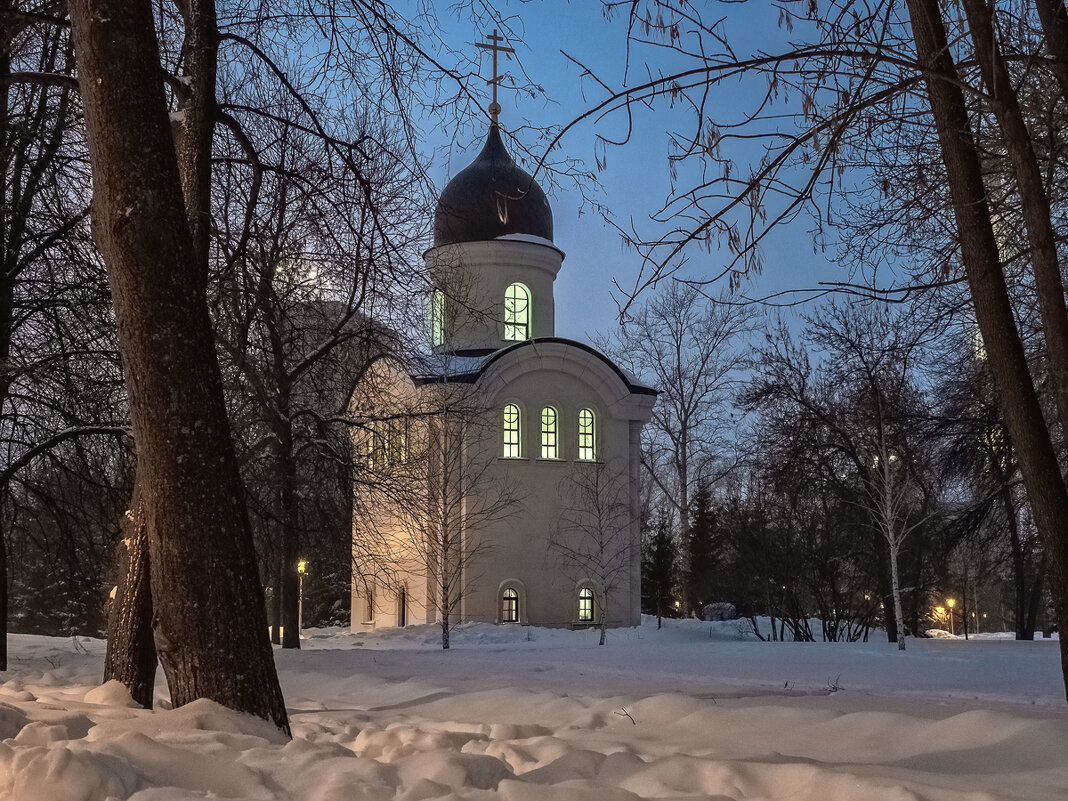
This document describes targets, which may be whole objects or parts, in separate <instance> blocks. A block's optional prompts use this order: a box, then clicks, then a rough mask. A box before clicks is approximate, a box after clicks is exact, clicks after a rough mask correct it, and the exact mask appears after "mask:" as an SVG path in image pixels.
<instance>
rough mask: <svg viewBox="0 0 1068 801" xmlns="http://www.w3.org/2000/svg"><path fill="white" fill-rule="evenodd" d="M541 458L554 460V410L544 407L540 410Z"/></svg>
mask: <svg viewBox="0 0 1068 801" xmlns="http://www.w3.org/2000/svg"><path fill="white" fill-rule="evenodd" d="M541 458H542V459H556V458H557V451H556V409H554V408H553V407H552V406H546V407H545V408H544V409H542V410H541Z"/></svg>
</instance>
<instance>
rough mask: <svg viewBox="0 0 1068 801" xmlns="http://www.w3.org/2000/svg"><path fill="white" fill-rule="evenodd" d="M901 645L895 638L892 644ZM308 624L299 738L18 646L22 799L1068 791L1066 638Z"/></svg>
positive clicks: (10, 769)
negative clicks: (139, 696)
mask: <svg viewBox="0 0 1068 801" xmlns="http://www.w3.org/2000/svg"><path fill="white" fill-rule="evenodd" d="M879 639H880V640H884V639H885V638H882V637H880V638H879ZM452 643H453V648H452V649H451V650H450V651H447V652H443V651H441V650H440V631H439V630H438V629H437V628H436V627H433V626H417V627H409V628H406V629H399V630H383V631H378V632H370V633H362V634H351V633H348V632H346V631H342V630H338V629H328V630H309V631H307V632H306V633H305V639H304V640H303V643H302V645H303V646H304V647H303V650H301V651H280V650H278V651H276V652H275V656H276V662H277V664H278V668H279V675H280V677H281V680H282V684H283V690H284V692H285V695H286V699H287V703H288V704H289V708H290V716H291V721H292V725H293V734H294V737H293V739H292V740H291V741H287V740H286V739H285V738H284V737H282V736H281V735H280V733H279V732H278V731H277V730H276V729H274V728H273V727H272V726H271V725H270V724H268V723H266V722H264V721H261V720H258V719H255V718H252V717H249V716H246V715H241V714H238V713H236V712H232V711H230V710H227V709H225V708H223V707H221V706H219V705H218V704H215V703H212V702H210V701H206V700H201V701H197V702H195V703H192V704H188V705H186V706H184V707H181V708H179V709H174V710H172V709H168V708H166V707H167V706H168V705H167V704H166V703H165V702H163V699H164V698H165V697H166V689H165V685H164V684H163V682H162V677H161V678H160V683H159V684H158V685H157V710H156V711H153V712H148V711H145V710H141V709H138V708H137V707H136V706H135V705H134V704H133V702H132V700H131V699H130V696H129V694H128V693H127V692H126V689H125V688H124V687H122V686H121V685H120V684H118V683H116V682H109V683H107V684H103V685H100V684H99V676H100V673H101V669H102V662H103V654H104V647H105V644H104V643H103V642H101V641H98V640H91V639H86V638H77V639H74V640H70V639H66V640H64V639H59V638H48V637H39V636H30V635H13V636H12V637H11V638H10V654H11V660H10V666H11V669H10V670H9V671H7V673H6V674H3V675H0V678H2V679H6V681H4V683H3V684H0V740H2V742H0V799H3V800H4V801H7V799H11V801H110V800H111V799H132V801H179V800H180V801H187V800H191V799H198V800H203V799H220V798H226V799H247V800H248V801H283V799H284V800H287V801H288V799H301V800H303V799H307V801H352V800H356V799H358V800H361V801H374V800H376V799H383V800H384V799H391V800H392V799H396V800H397V801H419V800H420V799H433V798H442V799H446V798H447V799H472V800H473V801H483V800H488V799H493V800H494V801H496V800H497V799H500V801H557V799H559V801H564V800H565V799H566V801H587V799H589V800H592V799H597V801H622V800H623V799H628V800H629V799H639V798H657V799H667V798H671V799H714V800H715V801H743V799H744V800H745V801H756V800H757V799H760V801H768V800H770V799H775V800H777V801H778V800H779V799H781V800H782V801H785V800H786V799H790V801H806V800H810V801H941V800H942V799H945V800H946V801H1002V800H1003V799H1004V800H1012V801H1017V800H1022V799H1035V800H1036V801H1038V799H1041V800H1042V801H1056V800H1057V799H1066V800H1068V759H1066V758H1065V753H1064V747H1065V743H1066V742H1068V706H1066V705H1065V702H1064V688H1063V685H1062V683H1061V678H1060V664H1059V650H1058V647H1057V643H1056V642H1055V641H1052V640H1040V641H1035V642H1015V641H1012V640H1011V639H1005V638H1004V637H993V636H987V635H984V636H983V637H982V638H978V639H976V638H973V639H972V640H970V641H967V642H965V641H964V640H963V639H962V638H960V637H951V636H948V635H946V636H940V637H937V638H932V639H926V640H912V639H910V640H909V641H908V650H906V651H905V652H904V653H899V652H898V651H897V650H896V648H895V646H892V645H887V643H886V642H885V641H873V642H868V643H852V644H846V643H764V642H759V641H757V640H754V639H753V638H752V637H751V636H746V635H745V633H744V628H743V627H739V626H738V624H736V623H731V622H723V623H712V624H709V623H701V622H699V621H695V620H690V621H665V627H664V628H663V629H662V630H657V628H656V625H655V621H647V622H646V624H645V625H644V626H642V627H641V628H636V629H625V630H615V631H610V632H609V637H608V644H607V645H606V646H604V647H598V646H597V644H596V643H597V632H596V631H581V632H572V631H564V630H549V629H536V628H524V627H520V626H490V625H484V624H471V625H464V626H461V627H459V628H458V629H456V630H455V631H454V633H453V637H452Z"/></svg>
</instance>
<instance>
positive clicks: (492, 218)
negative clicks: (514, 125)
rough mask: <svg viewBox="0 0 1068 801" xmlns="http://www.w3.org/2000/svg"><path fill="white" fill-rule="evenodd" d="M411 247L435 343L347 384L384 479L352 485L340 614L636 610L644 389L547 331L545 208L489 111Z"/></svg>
mask: <svg viewBox="0 0 1068 801" xmlns="http://www.w3.org/2000/svg"><path fill="white" fill-rule="evenodd" d="M424 258H425V261H426V265H427V269H428V272H429V274H430V276H431V277H432V281H433V284H434V289H433V292H432V293H431V297H430V302H429V306H430V309H429V313H428V318H429V319H428V328H429V329H430V332H429V333H430V339H431V349H430V352H429V353H427V354H425V355H424V356H421V357H418V358H416V359H413V360H412V363H409V364H404V365H402V364H399V363H397V362H391V363H388V364H380V365H379V366H378V368H377V369H376V370H375V371H373V376H372V378H369V379H368V383H367V384H366V386H365V387H364V389H363V392H362V393H361V392H358V393H357V400H355V401H354V403H357V404H360V403H362V404H364V405H365V406H366V407H367V408H368V409H371V408H372V407H373V408H374V410H375V416H376V418H377V419H378V420H379V421H380V422H379V423H377V424H376V425H377V428H376V427H374V426H371V427H369V429H368V431H366V432H365V433H364V434H363V435H361V436H360V437H357V443H356V448H357V451H358V453H361V454H363V455H364V457H365V458H366V459H367V461H368V463H369V465H370V466H371V468H372V472H373V470H375V469H379V470H381V471H382V473H381V475H382V476H383V484H382V486H381V487H379V486H373V485H374V482H373V481H372V482H369V485H368V486H366V487H359V486H358V487H357V493H356V494H357V498H358V501H357V503H358V505H359V507H360V508H359V509H358V510H357V512H356V513H355V514H354V528H355V531H354V538H355V549H354V554H355V557H356V558H355V559H354V571H353V585H352V586H353V589H352V628H353V630H356V631H359V630H363V629H366V628H373V627H381V626H398V625H406V624H412V623H424V622H433V621H437V620H440V615H441V612H442V609H443V608H448V609H449V611H450V619H452V620H457V621H460V620H463V621H486V622H495V623H523V624H528V623H529V624H534V625H541V626H585V625H593V624H596V623H598V622H599V621H600V618H601V615H602V613H604V615H605V619H606V622H607V624H608V625H610V626H631V625H636V624H638V623H639V620H640V599H641V587H640V547H639V521H638V501H637V496H638V472H639V434H640V432H641V429H642V426H643V425H644V424H645V423H646V422H647V421H648V420H649V418H650V415H651V411H652V407H653V403H654V401H655V398H656V391H655V390H654V389H652V388H650V387H647V386H644V385H642V384H641V383H640V382H639V381H638V380H637V379H635V378H634V377H633V376H631V375H628V374H627V373H626V372H625V371H624V370H621V369H620V368H619V367H618V366H616V365H615V364H614V363H613V362H612V361H611V360H610V359H609V358H608V357H607V356H605V355H604V354H602V353H600V352H598V351H597V350H596V349H594V348H593V347H591V346H589V345H587V344H584V343H581V342H574V341H570V340H566V339H561V338H558V337H556V336H555V303H554V297H553V282H554V281H555V279H556V276H557V273H558V272H559V270H560V268H561V264H562V262H563V259H564V254H563V252H562V251H561V250H560V249H559V248H558V247H557V246H556V245H555V244H554V242H553V217H552V210H551V208H550V206H549V202H548V199H547V198H546V196H545V193H544V192H543V191H542V190H541V188H540V187H539V186H538V185H537V184H536V183H535V182H534V181H533V179H532V178H531V176H530V175H528V174H527V173H526V172H525V171H524V170H522V169H521V168H520V167H519V166H517V165H516V163H515V162H514V161H513V160H512V158H511V157H510V156H509V154H508V152H507V150H506V149H505V146H504V143H503V142H502V140H501V135H500V131H499V129H498V127H497V124H496V122H494V123H493V124H492V125H491V126H490V129H489V134H488V137H487V140H486V144H485V147H484V148H483V149H482V152H481V153H479V155H478V157H477V158H476V159H475V160H474V161H473V162H472V163H471V164H470V165H469V166H468V167H467V168H466V169H464V170H462V171H461V172H460V173H459V174H457V175H456V176H455V177H454V178H453V179H452V181H451V182H450V183H449V184H448V186H446V188H445V190H444V191H443V192H442V194H441V197H440V199H439V201H438V205H437V210H436V213H435V217H434V246H433V247H432V248H430V249H429V250H428V251H427V252H426V253H425V254H424ZM391 407H392V408H395V409H397V410H398V411H397V413H396V415H395V416H393V415H391V414H390V408H391ZM382 421H384V422H382ZM406 469H407V470H411V471H412V472H411V474H410V475H407V476H406V475H405V473H404V471H405V470H406ZM391 477H392V478H394V479H398V480H396V481H395V482H394V484H393V485H390V483H389V480H390V478H391ZM390 486H393V487H395V489H390ZM411 488H416V492H417V495H415V496H405V495H404V493H405V491H406V490H407V489H411ZM360 498H363V499H364V500H362V501H361V500H359V499H360Z"/></svg>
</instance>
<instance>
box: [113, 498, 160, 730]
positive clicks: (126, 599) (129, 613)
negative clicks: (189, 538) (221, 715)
mask: <svg viewBox="0 0 1068 801" xmlns="http://www.w3.org/2000/svg"><path fill="white" fill-rule="evenodd" d="M146 522H147V518H146V516H145V502H144V498H143V497H142V484H141V482H140V480H138V479H136V478H135V479H134V490H133V495H132V497H131V498H130V508H129V510H128V511H127V512H126V517H125V519H124V520H123V522H122V539H121V540H120V541H119V544H118V559H117V562H118V571H117V574H116V585H115V589H114V591H113V594H112V598H111V605H110V607H109V608H108V647H107V653H106V655H105V657H104V681H110V680H111V679H118V680H119V681H121V682H122V683H123V684H125V685H126V687H127V689H129V691H130V695H131V696H132V697H133V699H134V701H136V702H137V703H139V704H140V705H141V706H143V707H144V708H145V709H151V708H152V695H153V690H154V688H155V686H156V663H157V660H156V646H155V643H154V642H153V641H152V588H151V583H150V575H149V559H148V527H147V525H146Z"/></svg>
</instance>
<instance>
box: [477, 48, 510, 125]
mask: <svg viewBox="0 0 1068 801" xmlns="http://www.w3.org/2000/svg"><path fill="white" fill-rule="evenodd" d="M486 38H487V39H489V42H475V47H481V48H482V49H483V50H492V51H493V77H492V78H491V79H489V80H487V81H486V83H488V84H490V85H491V86H492V87H493V102H492V103H490V106H489V113H490V119H491V120H493V123H494V124H496V123H497V115H498V114H500V113H501V104H500V103H498V102H497V84H499V83H500V82H501V78H502V77H503V76H501V75H498V74H497V53H514V52H515V50H514V49H513V48H511V47H505V46H504V45H502V44H499V43H500V42H503V41H505V39H504V37H503V36H498V35H497V31H496V29H494V31H493V33H492V34H490V35H489V36H487V37H486Z"/></svg>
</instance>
